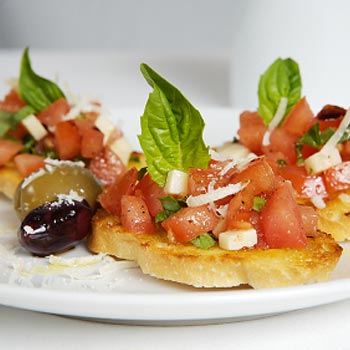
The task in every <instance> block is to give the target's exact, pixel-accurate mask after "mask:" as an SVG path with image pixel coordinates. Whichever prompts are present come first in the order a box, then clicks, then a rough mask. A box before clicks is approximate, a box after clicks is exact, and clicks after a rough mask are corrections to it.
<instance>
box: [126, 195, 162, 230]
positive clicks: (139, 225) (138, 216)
mask: <svg viewBox="0 0 350 350" xmlns="http://www.w3.org/2000/svg"><path fill="white" fill-rule="evenodd" d="M120 221H121V223H122V225H123V226H124V227H125V228H126V229H127V230H129V231H130V232H133V233H138V234H140V233H154V232H155V231H156V229H155V226H154V224H153V221H152V217H151V215H150V213H149V211H148V208H147V205H146V203H145V201H144V200H143V199H142V198H140V197H135V196H129V195H123V196H122V198H121V216H120Z"/></svg>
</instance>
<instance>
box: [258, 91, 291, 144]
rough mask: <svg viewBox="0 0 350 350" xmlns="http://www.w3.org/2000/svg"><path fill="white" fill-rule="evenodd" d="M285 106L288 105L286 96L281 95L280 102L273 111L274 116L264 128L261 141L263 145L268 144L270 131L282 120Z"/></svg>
mask: <svg viewBox="0 0 350 350" xmlns="http://www.w3.org/2000/svg"><path fill="white" fill-rule="evenodd" d="M287 106H288V98H287V97H281V100H280V103H279V105H278V107H277V110H276V113H275V115H274V117H273V118H272V120H271V121H270V124H269V126H268V129H267V130H266V132H265V134H264V137H263V141H262V145H263V146H268V145H269V144H270V136H271V133H272V131H273V129H275V128H277V126H278V125H279V123H280V122H281V121H282V119H283V117H284V115H285V113H286V110H287Z"/></svg>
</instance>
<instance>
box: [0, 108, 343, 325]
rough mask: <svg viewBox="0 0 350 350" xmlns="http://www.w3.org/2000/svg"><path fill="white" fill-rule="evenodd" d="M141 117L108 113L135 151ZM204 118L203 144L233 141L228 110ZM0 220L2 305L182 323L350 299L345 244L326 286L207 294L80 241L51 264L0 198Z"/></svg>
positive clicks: (238, 317)
mask: <svg viewBox="0 0 350 350" xmlns="http://www.w3.org/2000/svg"><path fill="white" fill-rule="evenodd" d="M139 114H140V111H136V110H130V109H128V110H118V111H115V112H114V113H113V115H114V117H115V119H116V120H117V121H120V122H121V124H122V126H123V128H124V130H125V132H126V135H127V136H129V137H130V141H131V142H132V143H133V144H134V145H135V146H136V145H137V139H136V137H135V136H134V135H136V134H137V133H138V116H139ZM203 115H204V117H205V119H206V122H207V128H206V134H205V135H206V141H207V142H208V143H210V144H217V143H218V142H219V141H223V140H229V139H231V138H232V136H233V130H235V125H234V120H235V119H236V120H237V117H236V118H235V117H234V115H235V113H233V111H231V110H226V109H212V110H207V111H205V113H203ZM230 124H231V125H232V127H228V125H230ZM218 125H220V127H218ZM0 219H1V220H0V304H3V305H6V306H12V307H17V308H23V309H28V310H33V311H39V312H45V313H52V314H58V315H64V316H69V317H78V318H87V319H93V320H99V321H107V322H117V323H129V324H132V323H134V324H162V325H169V324H172V325H173V324H182V325H183V324H203V323H217V322H229V321H238V320H242V319H249V318H258V317H264V316H271V315H274V314H278V313H282V312H288V311H292V310H298V309H302V308H308V307H313V306H318V305H322V304H327V303H332V302H335V301H340V300H344V299H347V298H349V296H350V269H349V244H348V243H347V244H343V247H344V252H343V255H342V258H341V261H340V262H339V264H338V266H337V268H336V269H335V271H334V272H333V273H332V274H331V276H330V279H329V281H327V282H324V283H317V284H309V285H305V286H298V287H288V288H276V289H265V290H252V289H247V288H234V289H210V290H205V289H195V288H192V287H187V286H182V285H179V284H176V283H171V282H165V281H160V280H157V279H153V278H151V277H148V276H145V275H143V274H142V273H141V272H140V270H139V269H138V268H137V267H135V266H134V265H133V264H132V263H129V262H117V261H115V260H113V259H111V258H109V257H105V256H93V255H91V254H90V253H89V252H87V250H86V248H85V246H84V244H83V243H82V244H81V245H79V246H78V247H77V248H76V249H74V250H71V251H70V252H67V253H65V254H62V255H60V256H59V257H58V259H56V260H54V259H51V260H50V259H49V258H34V257H31V256H30V255H29V254H28V253H27V252H26V251H25V250H24V249H22V248H21V247H19V245H18V243H17V238H16V234H15V231H16V227H17V225H18V221H17V218H16V217H15V215H14V212H13V210H12V206H11V203H10V202H9V201H7V200H6V199H4V198H0ZM76 257H78V258H79V259H78V260H77V259H75V258H76Z"/></svg>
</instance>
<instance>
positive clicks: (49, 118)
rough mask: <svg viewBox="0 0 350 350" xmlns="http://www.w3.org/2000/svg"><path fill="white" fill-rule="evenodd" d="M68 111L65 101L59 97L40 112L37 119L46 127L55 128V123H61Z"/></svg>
mask: <svg viewBox="0 0 350 350" xmlns="http://www.w3.org/2000/svg"><path fill="white" fill-rule="evenodd" d="M69 110H70V107H69V104H68V102H67V100H66V99H65V98H64V97H61V98H59V99H58V100H56V101H55V102H53V103H51V104H50V106H48V107H47V108H45V109H44V110H43V111H42V112H40V113H39V114H38V115H37V118H38V119H39V120H40V121H41V122H42V123H43V124H45V125H47V126H55V125H56V124H57V123H59V122H62V118H63V116H64V115H65V114H67V113H68V112H69Z"/></svg>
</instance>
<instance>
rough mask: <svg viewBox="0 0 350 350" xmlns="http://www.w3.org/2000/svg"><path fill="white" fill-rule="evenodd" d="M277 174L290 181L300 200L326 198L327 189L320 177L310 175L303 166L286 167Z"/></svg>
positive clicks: (281, 168)
mask: <svg viewBox="0 0 350 350" xmlns="http://www.w3.org/2000/svg"><path fill="white" fill-rule="evenodd" d="M278 173H279V174H280V175H281V176H282V177H283V178H284V179H286V180H289V181H291V183H292V185H293V188H294V189H295V190H296V191H297V193H298V197H300V198H312V197H314V196H322V197H325V196H327V189H326V186H325V183H324V178H323V176H322V175H310V174H308V173H307V171H306V169H305V168H304V167H303V166H297V165H286V166H282V167H280V168H279V169H278Z"/></svg>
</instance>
